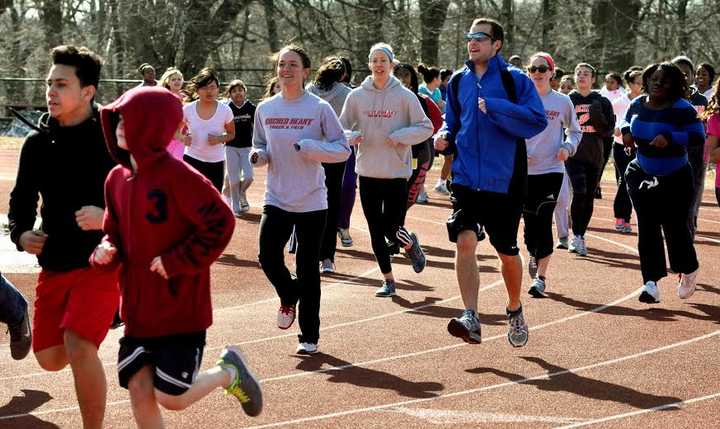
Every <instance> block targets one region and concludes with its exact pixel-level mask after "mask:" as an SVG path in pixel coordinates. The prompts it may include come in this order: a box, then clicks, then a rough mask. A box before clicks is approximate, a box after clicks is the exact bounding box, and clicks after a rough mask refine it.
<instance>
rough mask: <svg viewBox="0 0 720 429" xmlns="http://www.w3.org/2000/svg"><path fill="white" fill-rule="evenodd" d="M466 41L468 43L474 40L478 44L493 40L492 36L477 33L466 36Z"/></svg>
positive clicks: (480, 32) (481, 32)
mask: <svg viewBox="0 0 720 429" xmlns="http://www.w3.org/2000/svg"><path fill="white" fill-rule="evenodd" d="M465 40H467V41H468V42H469V41H471V40H474V41H476V42H484V41H486V40H493V38H492V36H491V35H489V34H487V33H485V32H483V31H476V32H475V33H468V34H466V35H465Z"/></svg>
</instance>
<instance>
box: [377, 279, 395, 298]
mask: <svg viewBox="0 0 720 429" xmlns="http://www.w3.org/2000/svg"><path fill="white" fill-rule="evenodd" d="M375 296H378V297H381V298H387V297H390V296H395V281H394V280H385V281H383V284H382V286H380V288H379V289H378V290H376V291H375Z"/></svg>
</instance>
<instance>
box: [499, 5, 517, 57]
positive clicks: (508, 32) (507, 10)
mask: <svg viewBox="0 0 720 429" xmlns="http://www.w3.org/2000/svg"><path fill="white" fill-rule="evenodd" d="M501 15H502V22H500V24H502V26H503V29H504V30H505V41H504V42H503V47H502V52H504V53H505V55H506V57H507V58H509V57H510V56H512V55H513V54H514V53H515V52H513V49H515V43H514V39H515V2H514V1H513V0H503V6H502V14H501Z"/></svg>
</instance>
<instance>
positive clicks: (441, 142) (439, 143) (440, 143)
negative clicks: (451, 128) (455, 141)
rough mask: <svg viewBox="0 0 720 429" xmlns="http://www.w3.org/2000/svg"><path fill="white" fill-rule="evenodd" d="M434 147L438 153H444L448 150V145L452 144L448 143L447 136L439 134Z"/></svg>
mask: <svg viewBox="0 0 720 429" xmlns="http://www.w3.org/2000/svg"><path fill="white" fill-rule="evenodd" d="M433 145H434V146H435V150H436V151H438V152H442V151H444V150H445V149H447V147H448V145H450V142H449V141H447V136H446V135H445V134H439V135H438V136H437V137H435V141H434V142H433Z"/></svg>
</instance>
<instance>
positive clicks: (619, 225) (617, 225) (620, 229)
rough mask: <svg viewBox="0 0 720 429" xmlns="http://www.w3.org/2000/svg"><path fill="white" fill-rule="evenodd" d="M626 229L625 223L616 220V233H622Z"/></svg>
mask: <svg viewBox="0 0 720 429" xmlns="http://www.w3.org/2000/svg"><path fill="white" fill-rule="evenodd" d="M623 227H625V221H624V220H622V219H620V218H615V231H617V232H622V230H623Z"/></svg>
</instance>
